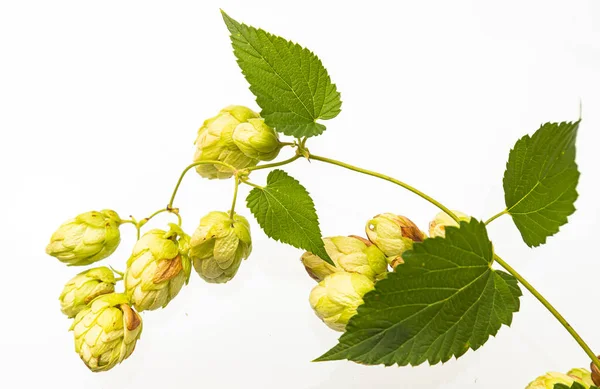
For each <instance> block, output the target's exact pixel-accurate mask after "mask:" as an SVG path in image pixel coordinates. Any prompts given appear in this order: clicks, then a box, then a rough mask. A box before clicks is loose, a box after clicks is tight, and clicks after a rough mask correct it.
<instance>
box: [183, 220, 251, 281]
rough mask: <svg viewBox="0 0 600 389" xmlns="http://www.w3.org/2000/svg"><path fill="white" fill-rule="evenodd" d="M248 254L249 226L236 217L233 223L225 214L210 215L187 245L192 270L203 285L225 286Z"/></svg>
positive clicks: (249, 249)
mask: <svg viewBox="0 0 600 389" xmlns="http://www.w3.org/2000/svg"><path fill="white" fill-rule="evenodd" d="M251 251H252V240H251V238H250V224H249V223H248V220H246V218H244V217H243V216H240V215H237V214H236V215H234V216H233V220H232V219H231V218H230V217H229V214H227V213H225V212H216V211H215V212H210V213H209V214H208V215H206V216H204V217H203V218H202V219H201V220H200V225H199V226H198V228H197V229H196V231H195V232H194V234H193V235H192V239H191V241H190V258H191V259H192V261H193V264H194V269H196V272H197V273H198V274H199V275H200V277H202V278H203V279H204V280H205V281H208V282H212V283H225V282H227V281H229V280H231V279H232V278H233V277H234V276H235V274H236V273H237V271H238V269H239V267H240V264H241V263H242V259H246V258H248V256H249V255H250V252H251Z"/></svg>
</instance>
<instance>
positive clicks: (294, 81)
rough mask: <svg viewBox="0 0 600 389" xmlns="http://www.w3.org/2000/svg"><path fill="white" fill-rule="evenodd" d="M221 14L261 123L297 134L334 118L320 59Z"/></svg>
mask: <svg viewBox="0 0 600 389" xmlns="http://www.w3.org/2000/svg"><path fill="white" fill-rule="evenodd" d="M221 12H222V14H223V20H225V24H226V25H227V28H228V29H229V32H230V33H231V44H232V46H233V52H234V54H235V56H236V57H237V63H238V65H239V66H240V68H241V69H242V73H243V74H244V76H245V77H246V80H248V82H249V83H250V91H251V92H252V93H254V95H255V96H256V102H257V103H258V105H259V106H260V107H261V108H262V112H261V116H262V117H264V118H265V121H266V123H267V124H268V125H270V126H271V127H274V128H275V130H277V131H279V132H281V133H284V134H286V135H291V136H295V137H297V138H300V137H304V136H309V137H310V136H315V135H319V134H321V133H322V132H323V131H325V126H324V125H323V124H320V123H317V120H318V119H323V120H326V119H333V118H334V117H336V116H337V115H338V114H339V113H340V111H341V106H342V101H341V100H340V93H339V92H338V91H337V88H336V86H335V84H333V83H332V82H331V79H330V78H329V74H328V73H327V70H326V69H325V67H324V66H323V64H322V63H321V60H320V59H319V58H318V57H317V56H316V55H314V54H313V53H312V52H311V51H310V50H308V49H306V48H303V47H301V46H300V45H298V44H295V43H293V42H290V41H288V40H285V39H283V38H281V37H278V36H275V35H272V34H269V33H268V32H266V31H263V30H261V29H256V28H254V27H250V26H247V25H245V24H241V23H238V22H237V21H235V20H234V19H232V18H231V17H229V15H227V14H226V13H225V12H223V11H221Z"/></svg>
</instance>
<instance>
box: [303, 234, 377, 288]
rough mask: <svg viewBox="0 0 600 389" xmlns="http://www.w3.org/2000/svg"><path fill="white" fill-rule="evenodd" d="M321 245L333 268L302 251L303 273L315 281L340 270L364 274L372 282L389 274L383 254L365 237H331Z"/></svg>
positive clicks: (313, 255) (318, 258)
mask: <svg viewBox="0 0 600 389" xmlns="http://www.w3.org/2000/svg"><path fill="white" fill-rule="evenodd" d="M323 242H324V243H325V251H327V254H329V257H330V258H331V259H332V260H333V262H334V263H335V264H336V266H335V267H334V266H331V265H330V264H328V263H327V262H325V261H324V260H322V259H321V258H320V257H318V256H316V255H315V254H313V253H311V252H305V253H304V254H303V255H302V258H301V260H302V263H303V264H304V268H305V269H306V272H307V273H308V275H310V276H311V277H312V278H313V279H314V280H316V281H322V280H323V279H324V278H325V277H327V276H328V275H330V274H332V273H335V272H342V271H345V272H350V273H359V274H363V275H365V276H367V277H369V279H371V280H373V281H375V280H378V279H381V278H383V277H384V275H385V274H386V273H387V271H388V266H387V261H386V257H385V255H384V253H383V252H382V251H381V250H379V249H378V248H377V247H376V246H375V245H373V244H372V243H371V242H369V241H368V240H366V239H364V238H361V237H359V236H334V237H330V238H323Z"/></svg>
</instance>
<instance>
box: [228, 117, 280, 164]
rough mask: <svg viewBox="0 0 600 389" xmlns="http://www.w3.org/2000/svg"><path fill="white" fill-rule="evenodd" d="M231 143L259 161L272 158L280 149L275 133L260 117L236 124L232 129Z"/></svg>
mask: <svg viewBox="0 0 600 389" xmlns="http://www.w3.org/2000/svg"><path fill="white" fill-rule="evenodd" d="M233 143H235V145H236V146H237V147H238V149H240V151H241V152H242V153H244V154H245V155H246V156H248V157H250V158H255V159H258V160H260V161H270V160H272V159H274V158H275V157H277V155H278V154H279V150H281V143H280V142H279V138H278V137H277V133H276V132H275V131H274V130H273V129H272V128H271V127H269V126H268V125H267V124H266V123H265V120H264V119H262V118H253V119H248V121H247V122H246V123H240V124H238V125H237V127H236V128H235V130H234V131H233Z"/></svg>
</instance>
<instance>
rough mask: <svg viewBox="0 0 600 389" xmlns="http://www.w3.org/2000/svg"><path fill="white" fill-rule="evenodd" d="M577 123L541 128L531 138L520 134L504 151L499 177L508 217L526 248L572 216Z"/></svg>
mask: <svg viewBox="0 0 600 389" xmlns="http://www.w3.org/2000/svg"><path fill="white" fill-rule="evenodd" d="M578 128H579V121H577V122H574V123H567V122H563V123H546V124H544V125H542V126H541V127H540V129H539V130H537V131H536V132H535V133H534V134H533V135H532V136H529V135H525V136H524V137H522V138H521V139H519V140H518V141H517V143H516V144H515V147H514V148H513V149H512V150H511V151H510V155H509V158H508V163H507V164H506V172H505V173H504V198H505V201H506V207H507V211H508V213H510V215H511V216H512V218H513V221H514V222H515V224H516V226H517V228H518V229H519V231H520V232H521V236H522V237H523V240H524V241H525V243H526V244H527V245H528V246H529V247H535V246H539V245H541V244H543V243H546V238H547V237H549V236H552V235H554V234H556V233H557V232H558V229H559V227H560V226H562V225H563V224H565V223H567V216H569V215H571V214H572V213H573V212H575V206H574V205H573V203H574V202H575V200H576V199H577V190H576V188H577V182H578V181H579V171H578V170H577V164H576V163H575V139H576V138H577V130H578Z"/></svg>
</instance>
